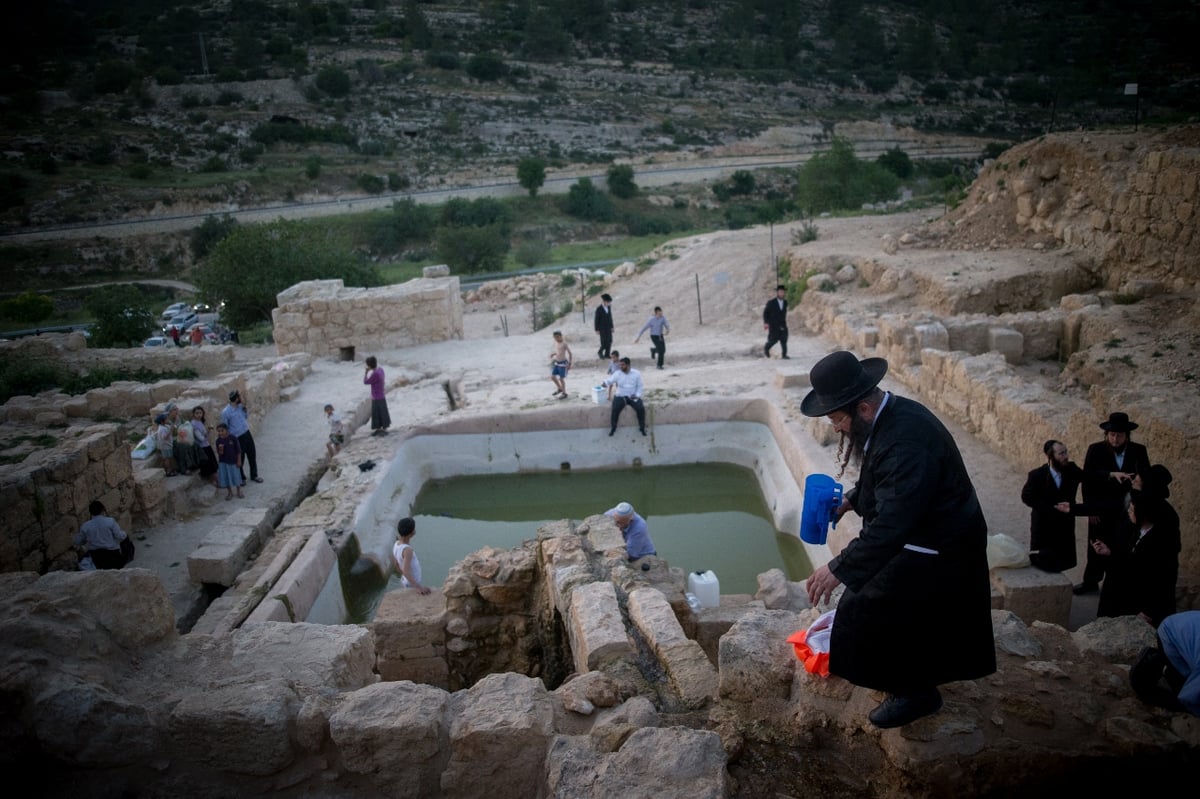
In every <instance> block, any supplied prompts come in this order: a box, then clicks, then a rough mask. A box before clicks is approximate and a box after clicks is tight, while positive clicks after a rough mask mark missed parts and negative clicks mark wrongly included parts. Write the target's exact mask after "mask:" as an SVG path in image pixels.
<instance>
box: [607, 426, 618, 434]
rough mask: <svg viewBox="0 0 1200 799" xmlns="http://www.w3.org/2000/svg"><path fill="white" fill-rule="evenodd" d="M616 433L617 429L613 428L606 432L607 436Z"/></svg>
mask: <svg viewBox="0 0 1200 799" xmlns="http://www.w3.org/2000/svg"><path fill="white" fill-rule="evenodd" d="M616 432H617V428H615V427H614V428H613V429H612V430H609V431H608V434H609V435H610V436H611V435H614V434H616Z"/></svg>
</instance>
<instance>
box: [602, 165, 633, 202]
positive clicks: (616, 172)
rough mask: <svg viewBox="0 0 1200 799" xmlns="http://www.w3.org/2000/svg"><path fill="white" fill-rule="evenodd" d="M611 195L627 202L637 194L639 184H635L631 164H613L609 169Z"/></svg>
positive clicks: (607, 179) (608, 181) (608, 177)
mask: <svg viewBox="0 0 1200 799" xmlns="http://www.w3.org/2000/svg"><path fill="white" fill-rule="evenodd" d="M606 182H607V185H608V191H609V194H611V195H612V196H614V197H620V198H621V199H623V200H627V199H629V198H630V197H633V196H635V195H636V194H637V191H638V187H637V184H636V183H634V182H633V167H631V166H630V165H629V164H613V165H612V166H610V167H609V168H608V175H607V178H606Z"/></svg>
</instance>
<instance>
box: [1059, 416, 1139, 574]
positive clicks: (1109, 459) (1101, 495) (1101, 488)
mask: <svg viewBox="0 0 1200 799" xmlns="http://www.w3.org/2000/svg"><path fill="white" fill-rule="evenodd" d="M1137 428H1138V426H1137V424H1135V423H1134V422H1131V421H1130V420H1129V415H1128V414H1126V413H1121V412H1119V411H1118V412H1115V413H1111V414H1109V416H1108V421H1107V422H1101V423H1100V429H1101V430H1103V431H1104V440H1103V441H1097V442H1096V443H1095V444H1092V445H1091V446H1090V447H1088V451H1087V455H1086V456H1085V457H1084V459H1083V502H1084V504H1085V505H1087V506H1088V508H1089V513H1090V514H1091V515H1090V516H1089V517H1088V543H1089V546H1088V548H1087V566H1086V567H1084V570H1083V582H1082V583H1080V584H1079V585H1077V586H1075V593H1076V594H1094V593H1095V592H1096V591H1099V590H1100V581H1101V580H1103V579H1104V574H1105V572H1106V571H1107V569H1108V556H1106V555H1101V554H1100V553H1098V552H1096V548H1095V547H1093V546H1090V544H1091V542H1092V541H1103V542H1104V543H1105V544H1109V543H1110V539H1111V538H1112V536H1113V535H1115V534H1117V533H1119V532H1120V530H1121V528H1122V527H1123V526H1124V524H1125V520H1126V510H1125V499H1126V497H1127V496H1128V495H1129V491H1130V489H1131V488H1132V487H1133V480H1134V478H1135V477H1141V478H1142V480H1141V482H1142V484H1143V485H1145V486H1146V487H1147V488H1150V487H1151V486H1152V485H1153V483H1154V478H1153V476H1152V475H1151V473H1150V455H1149V454H1148V453H1147V452H1146V448H1145V447H1144V446H1142V445H1141V444H1135V443H1133V442H1132V441H1130V440H1129V434H1130V433H1132V432H1133V431H1134V430H1137Z"/></svg>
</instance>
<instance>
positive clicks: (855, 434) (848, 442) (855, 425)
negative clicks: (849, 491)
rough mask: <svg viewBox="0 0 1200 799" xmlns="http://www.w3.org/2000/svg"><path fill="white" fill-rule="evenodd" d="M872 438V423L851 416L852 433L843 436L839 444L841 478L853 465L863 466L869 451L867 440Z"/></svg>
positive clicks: (839, 473)
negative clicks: (848, 467)
mask: <svg viewBox="0 0 1200 799" xmlns="http://www.w3.org/2000/svg"><path fill="white" fill-rule="evenodd" d="M870 437H871V423H870V422H868V421H867V420H866V419H864V418H862V417H861V416H859V415H858V414H852V415H851V416H850V432H849V433H843V434H842V440H841V441H839V442H838V457H839V458H840V459H841V471H839V472H838V477H841V476H842V475H843V474H844V473H845V471H846V466H847V465H849V464H851V463H853V465H854V467H855V468H858V467H859V466H862V461H863V456H864V455H865V454H866V451H867V439H869V438H870Z"/></svg>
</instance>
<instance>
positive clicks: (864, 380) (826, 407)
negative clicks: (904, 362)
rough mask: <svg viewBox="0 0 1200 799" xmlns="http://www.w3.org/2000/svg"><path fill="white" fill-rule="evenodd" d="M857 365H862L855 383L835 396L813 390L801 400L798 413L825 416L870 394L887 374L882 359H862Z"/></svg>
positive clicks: (886, 366)
mask: <svg viewBox="0 0 1200 799" xmlns="http://www.w3.org/2000/svg"><path fill="white" fill-rule="evenodd" d="M859 363H860V364H861V365H862V374H861V375H859V378H858V380H857V381H856V382H855V383H853V384H852V385H850V386H847V387H846V388H844V389H842V391H840V392H839V393H837V394H820V393H818V392H817V390H816V389H815V388H814V389H813V390H812V391H810V392H808V394H807V396H805V397H804V399H803V400H801V402H800V413H802V414H804V415H805V416H826V415H828V414H831V413H833V412H834V411H836V410H837V409H838V408H842V407H845V406H846V405H849V404H850V403H852V402H854V401H855V400H858V399H862V398H863V397H865V396H866V395H867V394H870V393H871V391H872V390H873V389H874V388H875V386H877V385H879V381H880V380H882V379H883V376H884V375H886V374H887V370H888V362H887V361H886V360H884V359H883V358H864V359H862V360H861V361H859Z"/></svg>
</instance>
